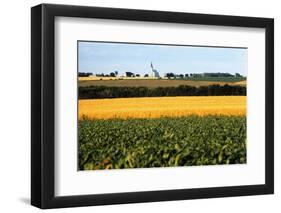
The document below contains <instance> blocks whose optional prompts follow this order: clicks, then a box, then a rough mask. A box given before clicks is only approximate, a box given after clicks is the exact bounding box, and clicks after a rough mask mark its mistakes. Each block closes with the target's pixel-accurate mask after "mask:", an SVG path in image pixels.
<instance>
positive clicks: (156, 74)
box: [150, 62, 160, 78]
mask: <svg viewBox="0 0 281 213" xmlns="http://www.w3.org/2000/svg"><path fill="white" fill-rule="evenodd" d="M150 67H151V71H152V75H151V76H152V77H155V78H160V75H159V72H158V71H157V70H156V69H154V68H153V64H152V62H151V64H150Z"/></svg>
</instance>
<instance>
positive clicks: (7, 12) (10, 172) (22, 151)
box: [0, 0, 281, 213]
mask: <svg viewBox="0 0 281 213" xmlns="http://www.w3.org/2000/svg"><path fill="white" fill-rule="evenodd" d="M43 2H44V3H57V4H76V5H77V4H80V5H89V6H104V7H123V8H134V9H152V10H170V11H180V12H195V13H209V14H225V15H242V16H259V17H271V18H275V59H276V62H275V109H276V110H275V132H276V134H275V180H276V181H275V195H265V196H249V197H236V198H219V199H201V200H192V201H191V200H189V201H173V202H158V203H145V204H127V205H111V206H100V207H84V208H71V209H57V210H50V211H51V212H78V211H79V212H92V211H96V212H112V211H114V212H123V213H125V212H136V211H137V212H148V211H153V212H172V211H179V212H183V211H189V212H216V213H218V212H229V213H231V212H235V213H237V212H266V211H267V212H278V208H280V209H281V204H280V203H281V168H280V162H281V155H280V154H279V151H280V149H281V145H280V143H279V142H280V139H281V133H280V132H281V131H280V127H281V119H280V112H281V110H280V109H281V99H280V97H281V96H280V91H281V86H280V80H281V75H280V72H279V70H280V68H281V66H280V62H279V60H278V58H279V57H280V55H281V46H280V37H281V23H280V22H281V13H280V8H281V7H280V5H279V1H278V0H276V1H274V0H266V1H265V0H264V1H259V0H255V1H249V0H248V1H246V0H229V1H226V0H211V1H210V0H205V1H203V0H196V1H188V0H170V1H164V0H154V1H152V0H134V1H132V0H119V1H116V0H107V1H102V0H98V1H94V0H79V1H78V0H76V1H75V0H68V1H66V0H57V1H56V0H53V1H49V0H45V1H43ZM40 3H42V2H41V1H37V0H29V1H21V0H18V1H16V0H10V1H2V2H1V7H0V8H1V9H0V16H1V18H0V23H1V24H0V26H1V28H0V29H1V31H0V38H1V39H0V42H1V45H0V65H1V69H0V73H1V75H0V76H1V77H0V91H1V92H0V95H1V99H0V100H1V103H0V125H1V128H0V131H1V134H0V143H1V146H0V169H1V173H0V212H38V211H40V210H38V209H37V208H34V207H32V206H30V205H29V197H30V7H31V6H34V5H37V4H40ZM278 84H279V85H278ZM279 211H280V210H279Z"/></svg>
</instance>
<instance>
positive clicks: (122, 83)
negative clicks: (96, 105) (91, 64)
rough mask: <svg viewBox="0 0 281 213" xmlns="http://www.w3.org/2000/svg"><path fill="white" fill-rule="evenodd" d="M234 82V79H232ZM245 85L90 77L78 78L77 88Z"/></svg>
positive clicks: (238, 83)
mask: <svg viewBox="0 0 281 213" xmlns="http://www.w3.org/2000/svg"><path fill="white" fill-rule="evenodd" d="M233 80H235V79H233ZM240 82H241V85H244V86H245V85H246V81H244V80H243V81H238V82H235V81H233V82H228V81H227V79H225V81H223V79H222V80H219V79H218V80H217V81H206V80H202V81H200V80H177V79H173V80H169V79H160V80H159V79H149V78H148V79H123V80H118V79H111V78H109V79H107V80H106V79H103V80H97V79H95V80H94V79H93V78H90V77H80V78H79V86H81V87H87V86H114V87H149V88H153V87H177V86H180V85H189V86H196V87H199V86H209V85H212V84H218V85H225V84H229V85H240Z"/></svg>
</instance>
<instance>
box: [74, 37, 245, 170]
mask: <svg viewBox="0 0 281 213" xmlns="http://www.w3.org/2000/svg"><path fill="white" fill-rule="evenodd" d="M77 54H78V55H77V59H78V66H77V67H78V149H79V150H78V170H102V169H129V168H154V167H178V166H206V165H226V164H246V163H247V154H246V153H247V149H246V147H247V144H246V141H247V136H246V132H247V125H246V123H247V122H246V121H247V113H246V112H247V104H246V102H247V101H246V99H247V96H246V90H247V48H246V47H212V46H196V45H174V44H141V43H121V42H100V41H78V42H77Z"/></svg>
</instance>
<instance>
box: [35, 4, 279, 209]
mask: <svg viewBox="0 0 281 213" xmlns="http://www.w3.org/2000/svg"><path fill="white" fill-rule="evenodd" d="M57 16H64V17H83V18H101V19H116V20H131V21H146V22H162V23H182V24H200V25H217V26H237V27H251V28H264V29H265V32H266V33H265V34H266V41H265V43H266V48H265V62H266V64H265V76H266V77H265V85H266V86H265V90H266V91H265V94H266V97H265V100H266V106H265V107H266V110H265V115H266V117H265V122H266V123H265V132H266V134H265V139H264V140H265V184H262V185H246V186H226V187H214V188H198V189H177V190H163V191H144V192H129V193H112V194H93V195H73V196H60V197H56V196H55V195H54V189H55V181H54V178H55V171H54V166H55V165H54V163H55V161H54V157H55V156H54V149H55V146H54V133H55V114H54V113H55V107H54V106H55V99H54V96H55V85H54V82H55V81H54V78H55V75H54V72H55V70H54V59H55V54H54V50H55V47H54V20H55V17H57ZM272 193H274V20H273V19H271V18H256V17H240V16H225V15H208V14H194V13H179V12H164V11H148V10H131V9H113V8H102V7H86V6H67V5H53V4H41V5H38V6H35V7H32V8H31V204H32V205H34V206H36V207H39V208H42V209H47V208H60V207H76V206H91V205H106V204H122V203H138V202H155V201H169V200H183V199H197V198H217V197H228V196H246V195H260V194H272Z"/></svg>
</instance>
